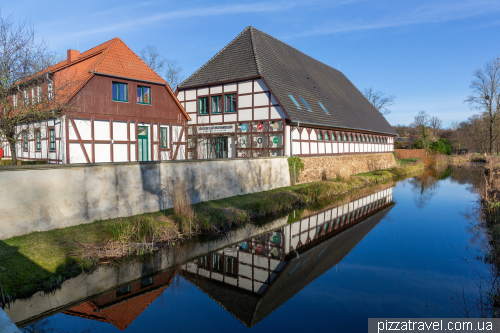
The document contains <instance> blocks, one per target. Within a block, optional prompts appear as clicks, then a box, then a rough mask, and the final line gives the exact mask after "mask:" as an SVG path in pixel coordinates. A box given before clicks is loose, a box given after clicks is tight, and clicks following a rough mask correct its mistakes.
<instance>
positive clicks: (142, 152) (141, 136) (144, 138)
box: [137, 126, 149, 161]
mask: <svg viewBox="0 0 500 333" xmlns="http://www.w3.org/2000/svg"><path fill="white" fill-rule="evenodd" d="M137 139H138V141H139V161H149V159H148V152H149V148H148V147H149V144H148V128H147V127H146V126H139V130H138V132H137Z"/></svg>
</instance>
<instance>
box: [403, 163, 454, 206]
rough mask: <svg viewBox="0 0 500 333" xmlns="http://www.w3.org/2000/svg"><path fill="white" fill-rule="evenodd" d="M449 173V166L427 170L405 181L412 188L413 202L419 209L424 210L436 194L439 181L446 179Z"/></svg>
mask: <svg viewBox="0 0 500 333" xmlns="http://www.w3.org/2000/svg"><path fill="white" fill-rule="evenodd" d="M450 173H451V167H450V166H445V167H441V168H427V169H425V170H424V172H423V173H422V174H421V175H419V176H416V177H414V178H409V179H408V180H407V182H408V183H409V184H410V185H411V186H412V187H413V202H414V203H415V205H416V206H417V207H418V208H419V209H422V208H424V206H425V205H427V204H428V203H429V202H430V200H431V199H432V197H433V196H434V195H435V194H436V193H437V190H438V188H439V180H444V179H446V178H447V177H448V176H449V175H450Z"/></svg>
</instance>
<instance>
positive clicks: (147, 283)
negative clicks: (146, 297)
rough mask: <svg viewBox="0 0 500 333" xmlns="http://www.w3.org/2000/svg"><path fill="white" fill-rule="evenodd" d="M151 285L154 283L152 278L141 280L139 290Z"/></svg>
mask: <svg viewBox="0 0 500 333" xmlns="http://www.w3.org/2000/svg"><path fill="white" fill-rule="evenodd" d="M153 283H154V281H153V278H152V277H148V278H146V279H142V280H141V283H140V287H141V289H142V288H146V287H149V286H152V285H153Z"/></svg>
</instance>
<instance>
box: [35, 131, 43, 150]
mask: <svg viewBox="0 0 500 333" xmlns="http://www.w3.org/2000/svg"><path fill="white" fill-rule="evenodd" d="M35 138H36V150H37V151H39V150H42V135H41V133H40V130H38V131H36V132H35Z"/></svg>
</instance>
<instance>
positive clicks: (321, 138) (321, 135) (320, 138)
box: [318, 132, 323, 141]
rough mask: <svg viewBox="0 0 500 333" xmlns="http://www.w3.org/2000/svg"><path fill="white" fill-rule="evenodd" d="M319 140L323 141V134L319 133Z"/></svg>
mask: <svg viewBox="0 0 500 333" xmlns="http://www.w3.org/2000/svg"><path fill="white" fill-rule="evenodd" d="M318 140H319V141H323V133H321V132H319V133H318Z"/></svg>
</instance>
